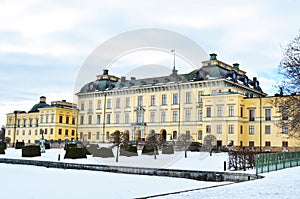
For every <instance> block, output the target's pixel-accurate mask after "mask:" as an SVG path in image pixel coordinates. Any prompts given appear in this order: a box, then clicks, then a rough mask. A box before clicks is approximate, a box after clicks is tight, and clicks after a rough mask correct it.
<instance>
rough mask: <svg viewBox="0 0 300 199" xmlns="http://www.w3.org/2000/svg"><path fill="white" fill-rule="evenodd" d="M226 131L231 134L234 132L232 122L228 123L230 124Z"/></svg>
mask: <svg viewBox="0 0 300 199" xmlns="http://www.w3.org/2000/svg"><path fill="white" fill-rule="evenodd" d="M228 133H229V134H233V133H234V126H233V125H232V124H230V125H229V126H228Z"/></svg>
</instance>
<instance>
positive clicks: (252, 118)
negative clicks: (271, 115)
mask: <svg viewBox="0 0 300 199" xmlns="http://www.w3.org/2000/svg"><path fill="white" fill-rule="evenodd" d="M254 120H255V110H254V109H250V110H249V121H254Z"/></svg>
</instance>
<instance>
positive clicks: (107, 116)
mask: <svg viewBox="0 0 300 199" xmlns="http://www.w3.org/2000/svg"><path fill="white" fill-rule="evenodd" d="M106 124H110V114H107V115H106Z"/></svg>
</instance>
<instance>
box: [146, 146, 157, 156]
mask: <svg viewBox="0 0 300 199" xmlns="http://www.w3.org/2000/svg"><path fill="white" fill-rule="evenodd" d="M142 154H143V155H154V146H151V145H145V146H144V147H143V150H142ZM156 155H159V153H158V150H157V147H156Z"/></svg>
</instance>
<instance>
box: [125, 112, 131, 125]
mask: <svg viewBox="0 0 300 199" xmlns="http://www.w3.org/2000/svg"><path fill="white" fill-rule="evenodd" d="M129 122H130V121H129V113H125V124H129Z"/></svg>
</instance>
